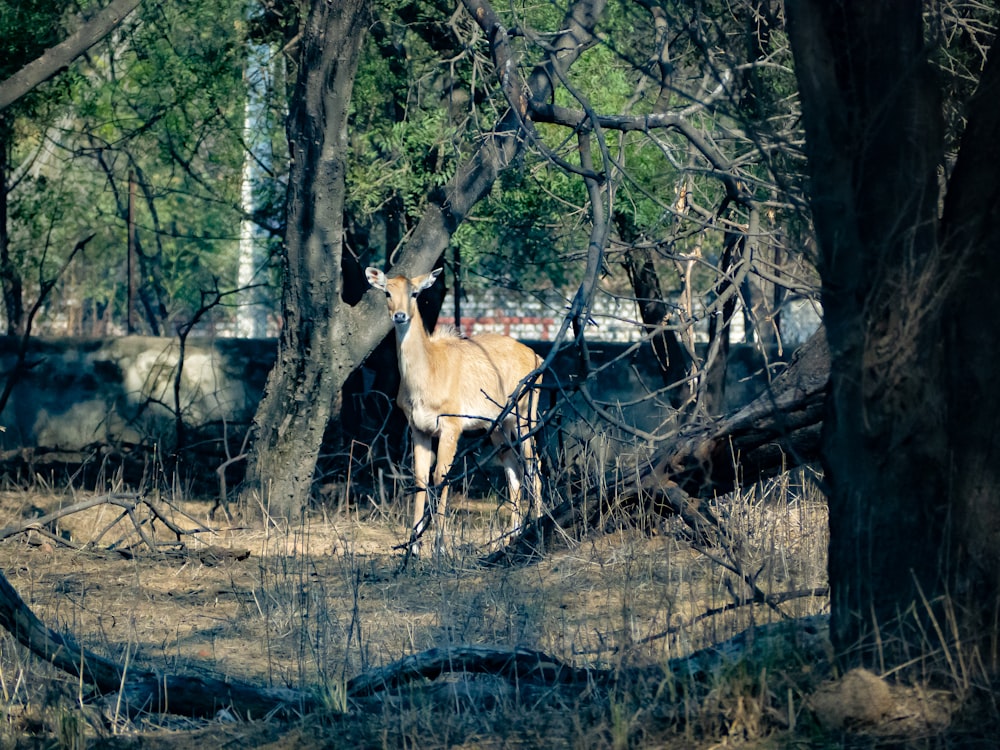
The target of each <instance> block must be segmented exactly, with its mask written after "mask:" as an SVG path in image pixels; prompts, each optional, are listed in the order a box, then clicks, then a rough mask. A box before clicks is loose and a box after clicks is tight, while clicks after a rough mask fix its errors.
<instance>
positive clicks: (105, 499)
mask: <svg viewBox="0 0 1000 750" xmlns="http://www.w3.org/2000/svg"><path fill="white" fill-rule="evenodd" d="M99 505H113V506H117V507H119V508H122V512H121V513H120V514H119V515H118V516H117V517H116V518H115V519H114V520H113V521H112V522H111V523H110V524H108V525H107V526H106V527H105V528H104V530H103V531H101V533H100V534H98V535H97V537H96V538H95V539H93V540H92V541H90V542H88V543H87V544H86V545H84V547H94V546H96V545H97V543H98V542H99V541H100V540H101V539H102V538H103V537H104V535H105V534H107V533H108V531H110V530H111V529H112V528H114V527H115V526H116V525H117V524H118V523H119V522H120V521H121V520H122V519H123V518H125V517H126V516H127V517H128V518H129V520H131V521H132V525H133V526H134V527H135V530H136V533H138V534H139V537H140V539H142V541H143V542H145V544H146V546H147V547H149V549H150V551H152V552H154V553H158V552H159V551H160V545H158V544H157V543H156V542H155V541H153V539H152V538H151V537H150V536H149V534H147V533H146V531H145V529H144V528H143V524H144V523H145V521H141V520H139V519H138V518H137V517H136V514H135V510H136V508H137V507H138V506H140V505H145V506H146V507H147V508H149V511H150V513H151V515H152V517H153V518H154V519H156V520H158V521H160V522H161V523H162V524H163V525H164V526H166V527H167V528H168V529H169V530H170V531H171V532H173V534H174V535H175V536H176V539H177V541H176V542H175V543H173V544H182V542H181V539H182V537H184V536H189V535H194V534H197V533H207V532H211V531H212V530H211V529H209V528H208V527H206V526H203V525H201V524H198V526H197V527H196V528H193V529H182V528H181V527H179V526H178V525H177V524H175V523H174V522H173V521H172V520H171V519H170V518H169V517H168V516H167V514H166V513H165V512H164V511H163V509H162V508H161V507H160V501H158V500H156V499H155V497H153V496H150V495H137V494H133V493H121V494H119V493H113V494H109V495H103V496H101V497H93V498H90V499H89V500H82V501H80V502H78V503H73V504H72V505H67V506H65V507H64V508H60V509H59V510H55V511H52V512H51V513H47V514H46V515H44V516H40V517H38V518H30V519H27V520H25V521H23V522H21V523H18V524H13V525H11V526H6V527H4V528H2V529H0V540H3V539H7V538H9V537H12V536H16V535H17V534H21V533H24V532H26V531H37V532H40V533H42V534H44V535H45V536H47V537H48V538H50V539H52V541H54V542H56V543H57V544H62V545H65V546H67V547H71V548H73V549H81V547H80V545H77V544H73V543H72V542H70V541H69V540H66V539H63V538H62V537H60V536H59V535H58V534H52V533H50V532H48V531H47V529H46V528H45V527H46V526H48V525H49V524H51V523H52V522H54V521H58V520H59V519H60V518H65V517H66V516H70V515H73V514H74V513H79V512H81V511H84V510H90V509H91V508H96V507H97V506H99ZM168 505H169V503H168ZM171 507H173V506H171ZM174 510H175V511H177V512H179V513H182V511H180V510H178V509H177V508H174ZM182 515H184V516H185V517H186V518H188V519H190V520H191V521H194V522H195V523H198V522H197V521H196V520H195V519H193V518H192V517H191V516H189V515H187V514H186V513H182ZM114 548H115V545H112V546H111V549H114Z"/></svg>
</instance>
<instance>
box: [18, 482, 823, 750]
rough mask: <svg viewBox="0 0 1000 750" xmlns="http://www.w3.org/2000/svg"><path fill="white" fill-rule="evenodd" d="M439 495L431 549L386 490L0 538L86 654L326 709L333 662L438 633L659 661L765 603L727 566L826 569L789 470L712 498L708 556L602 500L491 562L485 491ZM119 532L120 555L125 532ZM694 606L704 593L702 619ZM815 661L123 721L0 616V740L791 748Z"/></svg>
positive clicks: (813, 506)
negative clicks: (510, 563) (512, 558)
mask: <svg viewBox="0 0 1000 750" xmlns="http://www.w3.org/2000/svg"><path fill="white" fill-rule="evenodd" d="M796 476H798V477H801V475H796ZM79 499H80V496H79V495H74V494H71V493H65V492H52V491H50V490H47V489H46V488H44V487H42V488H35V489H33V490H32V491H27V490H21V489H18V490H10V491H7V492H3V493H0V509H2V512H3V514H4V518H5V519H6V521H7V523H13V522H15V521H16V520H18V519H22V518H27V517H31V516H32V515H37V514H38V513H39V511H40V510H44V511H50V510H52V509H55V508H57V507H60V506H61V505H67V504H69V503H71V502H74V501H76V500H79ZM361 505H362V507H364V506H365V503H362V504H361ZM454 505H455V508H456V512H455V517H454V522H453V524H452V537H451V540H450V541H451V544H450V554H448V555H446V556H444V557H442V558H441V559H437V560H419V561H414V562H412V563H411V564H410V565H408V566H407V567H406V568H405V569H402V570H401V569H400V562H401V559H402V556H401V554H400V553H398V552H392V551H391V549H392V547H393V546H394V545H396V544H399V543H400V542H402V541H403V540H404V538H405V532H406V522H405V520H404V519H405V518H406V513H405V512H403V511H402V510H399V511H398V512H388V513H387V512H386V508H385V506H378V508H377V511H378V512H369V511H368V510H366V511H365V512H364V513H362V512H361V511H358V510H357V509H355V508H352V509H351V510H349V511H347V512H345V513H343V514H341V515H333V516H328V515H324V514H321V513H316V514H314V515H312V516H310V517H309V518H307V519H306V520H305V521H304V522H303V523H302V524H301V525H299V526H296V527H294V528H290V529H283V530H276V529H269V530H261V529H248V528H216V529H215V530H213V531H211V532H203V533H199V534H196V535H191V536H188V537H186V538H185V539H184V542H185V544H186V549H185V550H184V551H183V553H181V552H175V551H174V548H173V547H171V546H169V545H168V546H165V547H164V551H165V554H160V555H154V554H153V553H152V552H151V551H150V550H149V549H148V548H147V547H145V546H144V545H142V544H138V538H137V537H136V536H135V534H134V531H132V529H131V526H130V525H129V524H127V523H119V524H118V525H117V526H115V527H114V529H113V531H112V532H110V533H108V534H106V535H105V536H104V537H103V538H102V540H101V544H100V545H99V546H98V547H97V548H96V549H93V550H74V549H70V548H68V547H65V546H62V545H60V544H58V543H55V542H54V541H52V539H51V538H50V537H43V536H40V535H38V534H37V533H33V532H29V533H27V534H21V535H18V536H15V537H12V538H9V539H7V540H5V541H3V542H0V562H2V565H3V567H2V570H3V572H4V574H5V575H6V576H7V577H8V579H9V580H10V582H11V583H12V585H13V586H14V587H15V588H16V589H17V590H18V592H19V593H20V594H21V595H22V597H24V599H25V600H26V601H27V602H28V604H29V605H30V606H31V607H32V608H33V609H34V611H35V612H36V613H37V614H38V615H39V616H40V617H41V618H42V620H43V621H45V622H46V623H47V624H49V625H50V626H52V627H54V628H56V629H59V630H62V631H66V632H69V633H72V634H73V636H74V637H75V638H76V639H77V640H78V641H79V642H81V643H82V644H84V645H86V646H87V647H88V648H91V649H93V650H96V651H98V652H99V653H102V654H105V655H108V656H110V657H113V658H115V659H117V660H119V661H120V662H122V663H129V664H134V665H139V666H142V667H144V668H153V669H158V670H163V671H169V672H173V673H203V672H204V673H209V674H212V675H214V676H222V677H226V678H234V679H238V680H242V681H248V682H253V683H257V684H261V685H277V686H294V687H306V688H311V689H316V690H318V691H320V693H321V694H322V695H323V696H324V698H325V700H326V701H327V703H328V705H330V706H331V709H340V708H344V707H345V699H344V684H345V682H346V680H347V679H349V678H350V677H352V676H354V675H356V674H359V673H361V672H363V671H365V670H367V669H369V668H371V667H376V666H381V665H384V664H387V663H389V662H391V661H393V660H395V659H398V658H400V657H403V656H406V655H409V654H413V653H415V652H418V651H421V650H424V649H428V648H431V647H435V646H446V645H453V644H492V645H510V646H515V645H518V646H527V647H530V648H534V649H539V650H542V651H545V652H547V653H549V654H551V655H553V656H556V657H559V658H561V659H563V660H565V661H567V662H570V663H573V664H576V665H580V666H600V667H611V668H625V667H628V668H644V667H657V666H660V667H662V666H664V665H666V664H667V663H668V662H669V661H670V660H671V659H675V658H678V657H682V656H685V655H687V654H689V653H691V652H692V651H694V650H696V649H699V648H702V647H705V646H708V645H710V644H713V643H716V642H718V641H721V640H724V639H727V638H730V637H732V636H734V635H736V634H738V633H740V632H741V631H743V630H745V629H746V628H748V627H750V626H753V625H759V624H763V623H767V622H774V621H777V620H779V619H780V615H779V614H778V613H777V612H776V611H775V610H773V609H771V608H768V607H766V606H764V605H760V604H755V605H748V606H740V607H731V605H732V603H733V602H734V600H735V599H737V598H740V597H744V596H746V595H747V593H748V589H747V588H746V586H745V584H744V583H743V581H742V580H741V578H742V577H743V576H744V575H751V576H752V580H753V581H754V582H755V583H756V585H757V586H758V587H759V588H760V589H762V590H763V591H765V592H767V593H778V592H784V591H796V590H805V589H810V588H813V587H817V586H822V585H823V584H824V583H825V576H826V573H825V566H826V544H827V538H826V528H827V524H826V508H825V503H824V502H823V499H822V498H821V496H820V495H819V493H818V491H817V490H816V489H815V487H814V486H813V485H812V484H811V483H810V482H809V481H803V480H801V478H799V479H796V478H795V477H793V476H791V475H789V476H786V477H783V478H781V479H780V480H777V481H775V482H772V483H771V484H769V485H768V486H767V487H764V488H759V489H757V490H747V491H745V492H740V493H737V494H736V495H735V496H733V497H729V498H726V499H725V500H724V501H720V502H719V503H718V509H717V510H718V513H719V515H720V516H721V517H723V518H724V519H725V520H726V522H727V523H728V525H729V527H730V530H731V532H732V544H731V545H729V546H727V547H726V548H718V549H712V550H707V552H708V554H707V555H706V554H704V552H699V551H697V550H695V549H694V548H693V547H692V546H691V544H690V543H689V542H688V541H686V536H685V534H684V533H683V532H684V530H683V529H682V528H680V527H679V526H677V525H675V524H674V523H673V522H661V523H660V524H659V527H658V528H657V531H656V532H655V533H649V532H648V531H640V530H637V529H636V528H635V527H634V526H625V525H620V526H615V524H614V521H613V519H608V522H607V528H606V532H607V533H602V534H591V535H589V536H588V537H586V538H584V539H582V540H579V541H577V542H574V543H572V544H570V545H568V546H567V547H565V548H563V549H560V550H557V551H555V552H553V553H552V554H550V555H549V556H547V557H546V558H545V559H544V560H542V561H541V562H539V563H537V564H534V565H530V566H527V567H522V568H495V569H486V568H483V567H482V566H480V565H479V563H478V556H479V554H480V552H481V551H482V550H483V549H484V548H485V545H486V543H487V542H488V540H489V536H490V534H491V531H490V529H491V528H493V527H495V525H496V519H495V518H493V515H494V514H493V513H492V507H493V506H492V504H491V503H489V502H472V501H468V500H466V501H464V502H463V501H462V500H461V499H457V500H456V502H455V503H454ZM173 508H174V511H173V512H174V520H175V521H176V523H177V524H178V525H180V526H182V527H185V528H193V527H195V526H196V523H195V520H197V521H199V522H201V523H206V524H207V520H206V519H205V514H206V513H207V511H208V508H209V505H208V504H207V503H201V502H196V501H190V500H175V501H173ZM369 508H375V506H374V504H372V505H369ZM116 512H117V509H114V508H111V507H110V506H100V507H97V508H94V509H92V510H88V511H86V512H81V513H77V514H74V515H72V516H69V517H66V518H65V519H63V520H61V521H60V522H59V524H58V527H56V528H51V529H50V531H51V532H54V533H55V534H56V535H57V536H61V537H63V538H65V539H67V540H70V541H72V542H74V543H77V544H85V543H86V542H88V541H90V540H93V539H95V538H96V537H97V536H98V534H99V533H100V532H101V531H102V530H104V529H105V528H106V527H107V526H108V524H109V522H111V521H113V520H114V514H115V513H116ZM184 514H187V515H184ZM192 519H194V520H192ZM150 528H151V529H152V530H153V531H155V532H156V538H157V540H158V541H161V542H164V543H169V542H173V541H175V540H174V539H173V537H172V535H171V534H169V533H167V530H166V529H164V528H163V526H162V524H153V525H152V526H151V527H150ZM647 528H648V527H647ZM119 537H120V538H119ZM112 542H113V543H114V545H113V546H114V547H115V550H116V551H109V549H108V547H109V545H111V544H112ZM208 545H221V546H224V547H228V548H231V549H234V550H239V549H245V550H249V551H250V552H251V555H250V557H248V558H246V559H243V560H235V559H231V560H221V561H216V560H213V559H212V558H210V557H207V556H203V555H201V554H200V552H199V550H201V549H203V548H204V547H207V546H208ZM126 547H132V549H133V550H134V554H131V555H123V554H121V552H120V551H119V550H122V549H124V548H126ZM166 552H171V554H166ZM734 570H735V571H740V572H741V574H740V575H737V574H736V573H734ZM727 605H730V607H731V608H730V609H728V610H727V609H726V606H727ZM825 607H826V602H825V601H824V600H823V599H821V598H816V597H802V598H797V599H793V600H791V601H788V602H785V603H783V604H782V605H781V610H782V612H784V613H785V614H787V615H791V616H793V617H797V616H800V615H810V614H815V613H819V612H823V611H824V610H825ZM711 610H720V613H719V614H716V615H713V616H708V617H705V616H704V613H706V612H708V611H711ZM723 610H724V611H723ZM785 656H792V660H791V662H789V663H791V664H793V665H794V666H792V667H789V666H788V663H785V659H784V657H785ZM747 664H751V666H747ZM782 669H784V670H792V671H793V672H794V674H791V673H789V674H784V675H782V674H779V673H778V672H780V671H781V670H782ZM769 670H770V671H769ZM824 670H825V667H824V665H822V664H808V663H802V662H801V661H799V662H796V661H795V659H794V655H782V657H781V659H778V660H774V661H772V662H771V663H759V662H758V663H751V662H747V663H744V664H743V666H741V667H732V668H729V669H728V671H724V673H720V675H717V676H716V677H715V678H713V679H716V680H717V683H715V684H714V687H712V686H710V690H709V691H708V693H707V695H704V694H703V695H701V696H700V697H695V696H694V695H693V693H691V692H690V691H687V690H686V689H685V687H684V686H683V685H678V684H673V683H671V682H670V681H669V680H664V679H660V680H659V681H656V680H653V681H652V682H648V681H647V682H643V681H642V680H636V681H632V682H630V683H629V684H628V685H627V686H626V685H625V684H624V683H623V684H622V685H621V686H620V687H619V688H616V689H614V690H611V691H600V690H596V689H595V690H592V691H584V692H583V693H580V692H578V693H577V694H567V693H566V691H558V690H553V691H551V692H550V693H540V692H538V691H535V692H532V693H530V694H529V693H527V692H524V693H521V692H519V691H518V690H517V689H516V688H514V687H512V686H510V685H508V684H506V683H502V682H500V681H498V680H490V679H485V678H479V679H476V680H463V679H457V678H455V679H448V680H445V679H442V680H439V681H438V683H440V684H434V685H428V686H419V687H415V688H413V689H411V690H409V691H404V693H403V694H401V695H399V696H395V697H390V698H387V699H386V700H384V701H383V702H381V703H379V704H377V705H375V704H371V705H366V706H365V707H363V708H361V707H357V706H355V707H354V710H352V711H351V712H350V713H349V715H348V716H347V717H346V718H343V717H338V716H337V712H336V711H332V712H331V713H330V714H329V715H323V716H312V717H309V718H308V719H306V720H303V721H301V722H299V723H293V724H292V725H289V724H286V723H282V722H279V721H277V720H274V719H270V720H269V719H268V718H267V717H250V718H251V719H253V720H252V721H247V720H246V719H247V717H229V716H226V715H225V714H223V715H221V716H220V717H219V719H218V720H217V721H214V722H195V721H189V720H180V719H177V718H172V717H164V716H156V715H151V716H146V717H141V718H139V719H132V720H128V719H126V718H125V717H124V716H122V715H121V713H120V712H119V713H117V714H116V713H115V708H114V704H113V702H112V703H104V704H101V705H99V706H88V707H85V708H84V709H82V710H81V709H79V708H77V707H76V705H77V700H76V699H77V696H78V693H79V687H78V686H77V685H75V684H73V682H72V681H71V680H69V679H68V678H67V677H65V676H64V675H59V674H56V673H54V672H53V671H52V670H51V669H49V668H47V667H46V666H45V665H42V664H39V663H38V662H36V661H34V660H33V659H32V658H31V657H29V656H28V655H26V654H25V653H24V652H23V651H22V650H21V649H20V648H18V647H16V646H15V645H14V644H13V641H12V639H10V638H9V637H5V638H4V639H3V640H0V697H2V699H3V708H4V715H3V716H4V723H3V725H2V726H0V745H2V746H3V747H29V746H30V747H36V746H39V743H41V744H42V745H44V746H51V747H98V746H101V747H137V746H138V745H139V743H140V742H141V744H142V746H143V747H161V746H162V747H165V748H167V747H169V748H175V749H176V748H187V747H196V746H197V747H200V746H202V745H205V744H208V745H211V744H213V743H221V745H222V746H241V747H250V746H262V747H263V746H267V747H274V748H293V747H315V746H330V747H337V746H343V745H345V744H346V745H352V744H353V745H358V746H361V747H413V748H417V747H445V746H449V747H469V748H471V747H477V748H480V747H482V748H492V747H511V746H514V747H536V746H554V747H580V748H592V747H616V748H617V747H638V746H649V747H654V746H673V747H678V748H679V747H707V746H711V745H712V744H713V743H717V742H719V741H721V740H723V739H726V738H728V739H729V740H730V741H736V740H737V739H740V740H741V741H743V742H744V743H749V742H755V743H761V742H763V743H778V744H781V743H791V746H795V743H796V742H799V740H800V739H801V738H802V737H806V736H808V733H807V734H806V735H803V734H802V732H803V727H806V728H810V727H815V722H814V721H812V719H811V718H810V714H809V712H808V711H806V710H804V709H803V701H804V697H805V693H806V692H807V691H808V690H809V689H811V687H812V686H814V685H815V683H816V682H817V681H818V679H819V677H821V676H822V675H823V674H824ZM648 673H649V674H653V672H648ZM659 673H660V674H662V671H661V672H659ZM637 674H643V672H641V671H640V672H637ZM809 731H812V730H811V729H809ZM769 737H770V738H771V739H767V738H769ZM782 738H784V739H782ZM799 746H801V745H799Z"/></svg>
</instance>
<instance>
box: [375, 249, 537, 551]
mask: <svg viewBox="0 0 1000 750" xmlns="http://www.w3.org/2000/svg"><path fill="white" fill-rule="evenodd" d="M440 273H441V269H440V268H439V269H436V270H434V271H431V272H430V273H428V274H424V275H422V276H417V277H415V278H412V279H411V278H407V277H405V276H395V277H393V278H386V275H385V274H384V273H383V272H382V271H380V270H378V269H377V268H370V267H369V268H367V269H366V270H365V276H366V277H367V278H368V283H369V284H371V285H372V286H373V287H375V288H376V289H380V290H382V291H383V292H385V296H386V302H387V304H388V306H389V315H390V317H391V318H392V322H393V326H394V328H395V329H396V353H397V354H398V358H399V377H400V384H399V395H398V396H397V399H396V402H397V403H398V404H399V407H400V408H401V409H402V410H403V413H404V414H405V415H406V420H407V422H409V425H410V434H411V435H412V440H413V474H414V479H415V481H416V485H417V492H416V497H415V500H414V511H413V529H412V536H411V541H410V549H411V551H412V552H413V553H414V554H419V551H420V548H419V542H418V541H417V540H418V539H419V538H420V536H421V535H422V534H423V533H424V531H425V530H426V528H427V525H428V523H429V521H430V518H431V517H432V515H431V514H428V515H427V517H426V518H425V507H426V502H427V491H428V486H429V483H432V484H431V485H430V486H433V487H434V488H435V489H436V490H437V492H438V497H437V503H436V507H434V506H432V509H431V510H432V511H433V515H434V516H437V518H436V520H435V521H434V525H435V526H436V536H437V547H438V549H440V548H441V546H442V544H443V540H444V530H445V511H446V510H447V506H448V486H447V484H445V483H444V480H445V478H446V477H447V475H448V470H449V469H450V468H451V464H452V461H453V460H454V458H455V451H456V450H457V448H458V439H459V437H460V436H461V435H462V433H464V432H469V431H471V430H481V429H490V430H491V431H490V439H491V440H492V442H493V444H494V445H496V446H497V447H498V448H500V451H501V452H500V459H501V461H502V462H503V466H504V473H505V474H506V477H507V489H508V496H509V502H510V511H511V522H510V526H509V529H510V531H511V532H514V531H516V530H517V529H519V528H520V527H521V525H522V524H523V523H524V519H525V517H526V515H529V514H530V517H532V518H537V516H538V513H539V509H540V503H541V478H540V476H539V473H538V468H537V465H536V463H537V461H536V454H535V448H534V445H533V444H532V440H531V436H530V430H531V428H532V426H533V425H534V424H535V423H536V421H537V418H538V411H537V403H536V399H535V398H534V397H533V394H532V392H531V391H530V389H528V388H526V387H523V384H524V383H526V382H527V381H526V379H527V378H528V376H529V375H530V374H531V373H532V372H534V371H535V370H536V369H538V367H539V365H540V364H541V359H540V358H539V356H538V355H537V354H535V352H534V351H532V350H531V349H530V348H528V347H527V346H525V345H524V344H522V343H520V342H519V341H515V340H514V339H512V338H510V337H509V336H501V335H500V334H494V333H482V334H479V335H477V336H472V337H469V338H464V337H462V336H461V335H460V334H459V333H458V332H457V331H455V330H453V329H450V328H449V329H444V330H438V331H435V332H434V334H433V335H429V334H428V333H427V330H426V329H425V328H424V322H423V319H422V318H421V316H420V311H419V310H418V308H417V296H418V295H419V294H420V293H421V292H422V291H424V290H425V289H428V288H430V287H431V286H432V285H433V284H434V282H435V280H436V279H437V277H438V276H439V275H440ZM540 379H541V378H540V376H539V380H540ZM515 394H516V395H517V402H516V403H515V404H513V406H512V408H509V409H508V408H507V407H508V402H509V401H510V399H511V397H512V396H514V395H515ZM501 414H504V416H503V417H502V418H501V419H499V424H497V421H498V418H499V417H500V415H501ZM491 428H492V429H491ZM435 438H436V439H437V454H436V456H435V453H434V450H433V442H434V439H435ZM518 445H520V448H521V453H522V454H523V457H524V463H523V464H522V463H521V461H520V460H519V458H518V456H516V455H515V450H514V449H515V447H516V446H518ZM432 461H433V462H434V475H433V479H432V478H431V475H430V472H431V463H432ZM525 466H527V467H528V476H529V479H530V480H531V481H530V485H531V487H530V493H531V497H530V503H529V504H527V505H528V507H527V508H525V503H524V502H523V498H522V485H523V483H524V479H525V472H524V467H525Z"/></svg>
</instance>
